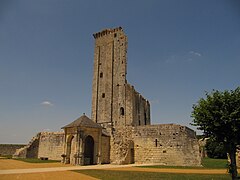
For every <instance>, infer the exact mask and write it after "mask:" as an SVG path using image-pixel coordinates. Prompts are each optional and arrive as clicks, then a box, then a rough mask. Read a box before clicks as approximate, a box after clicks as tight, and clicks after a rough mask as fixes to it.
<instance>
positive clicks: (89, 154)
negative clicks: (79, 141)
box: [84, 136, 94, 165]
mask: <svg viewBox="0 0 240 180" xmlns="http://www.w3.org/2000/svg"><path fill="white" fill-rule="evenodd" d="M93 158H94V140H93V138H92V136H87V137H86V139H85V147H84V165H92V164H93V163H94V160H93Z"/></svg>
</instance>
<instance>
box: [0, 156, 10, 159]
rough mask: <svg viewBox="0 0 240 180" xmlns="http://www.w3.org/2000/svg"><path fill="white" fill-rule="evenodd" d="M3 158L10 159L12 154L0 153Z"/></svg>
mask: <svg viewBox="0 0 240 180" xmlns="http://www.w3.org/2000/svg"><path fill="white" fill-rule="evenodd" d="M1 157H2V158H3V159H12V155H1Z"/></svg>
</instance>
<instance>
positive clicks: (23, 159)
mask: <svg viewBox="0 0 240 180" xmlns="http://www.w3.org/2000/svg"><path fill="white" fill-rule="evenodd" d="M15 160H18V161H23V162H28V163H55V162H60V161H59V160H41V159H37V158H16V159H15Z"/></svg>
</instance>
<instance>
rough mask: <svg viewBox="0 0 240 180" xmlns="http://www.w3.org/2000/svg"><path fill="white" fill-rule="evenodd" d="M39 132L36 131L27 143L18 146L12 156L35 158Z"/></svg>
mask: <svg viewBox="0 0 240 180" xmlns="http://www.w3.org/2000/svg"><path fill="white" fill-rule="evenodd" d="M40 135H41V133H37V134H36V135H35V136H34V137H33V138H32V139H31V140H30V141H29V143H28V144H27V145H26V146H24V147H22V148H20V149H16V151H15V153H14V154H13V157H14V158H37V155H38V149H39V138H40Z"/></svg>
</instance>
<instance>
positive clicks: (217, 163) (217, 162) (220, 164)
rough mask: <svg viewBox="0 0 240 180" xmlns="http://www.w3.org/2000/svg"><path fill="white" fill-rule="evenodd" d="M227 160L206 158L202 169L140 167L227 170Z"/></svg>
mask: <svg viewBox="0 0 240 180" xmlns="http://www.w3.org/2000/svg"><path fill="white" fill-rule="evenodd" d="M227 164H228V162H227V159H211V158H204V159H203V160H202V167H194V166H162V165H156V166H138V167H141V168H172V169H204V168H205V169H226V168H227V166H228V165H227Z"/></svg>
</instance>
